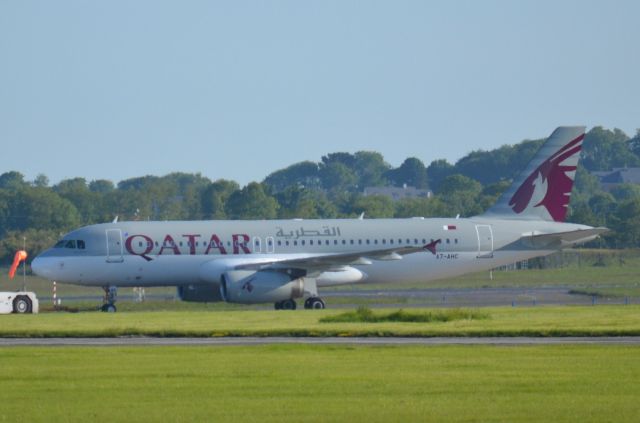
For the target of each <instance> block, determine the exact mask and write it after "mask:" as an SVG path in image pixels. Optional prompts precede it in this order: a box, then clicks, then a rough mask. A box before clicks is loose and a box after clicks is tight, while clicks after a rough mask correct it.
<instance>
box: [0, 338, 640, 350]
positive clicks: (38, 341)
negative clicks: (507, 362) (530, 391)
mask: <svg viewBox="0 0 640 423" xmlns="http://www.w3.org/2000/svg"><path fill="white" fill-rule="evenodd" d="M272 344H306V345H568V344H572V345H575V344H580V345H640V336H615V337H549V338H535V337H475V338H464V337H450V338H443V337H440V338H400V337H398V338H390V337H389V338H346V337H345V338H338V337H333V338H310V337H301V338H297V337H264V338H261V337H236V338H232V337H230V338H145V337H131V338H0V347H15V346H38V347H50V346H61V347H65V346H84V347H86V346H118V347H121V346H225V345H230V346H238V345H240V346H243V345H245V346H250V345H272Z"/></svg>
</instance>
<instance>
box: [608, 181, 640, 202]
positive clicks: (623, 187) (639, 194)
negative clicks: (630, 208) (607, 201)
mask: <svg viewBox="0 0 640 423" xmlns="http://www.w3.org/2000/svg"><path fill="white" fill-rule="evenodd" d="M611 194H612V195H613V197H615V199H616V200H618V201H625V200H632V199H634V198H640V185H637V184H620V185H618V186H616V187H614V188H612V189H611Z"/></svg>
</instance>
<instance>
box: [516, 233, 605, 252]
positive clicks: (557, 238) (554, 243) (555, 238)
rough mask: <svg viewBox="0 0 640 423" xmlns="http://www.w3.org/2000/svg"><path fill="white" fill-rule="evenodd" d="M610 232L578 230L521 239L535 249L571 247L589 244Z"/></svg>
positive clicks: (532, 235)
mask: <svg viewBox="0 0 640 423" xmlns="http://www.w3.org/2000/svg"><path fill="white" fill-rule="evenodd" d="M605 232H609V229H608V228H591V229H577V230H574V231H567V232H555V233H550V234H531V235H528V234H527V235H523V236H522V238H520V239H521V240H522V241H523V242H524V243H525V244H526V245H528V246H531V247H535V248H546V247H553V248H558V247H569V246H572V245H574V244H578V243H583V242H589V241H591V240H594V239H595V238H596V237H598V236H599V235H602V234H603V233H605Z"/></svg>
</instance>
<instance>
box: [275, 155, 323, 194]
mask: <svg viewBox="0 0 640 423" xmlns="http://www.w3.org/2000/svg"><path fill="white" fill-rule="evenodd" d="M264 184H265V185H267V186H269V188H270V189H271V191H272V192H276V193H277V192H280V191H284V190H285V189H287V188H288V187H290V186H297V187H303V188H319V187H320V174H319V168H318V164H317V163H313V162H309V161H306V162H300V163H296V164H293V165H291V166H289V167H287V168H284V169H281V170H278V171H276V172H273V173H271V174H270V175H269V176H267V177H266V178H265V180H264Z"/></svg>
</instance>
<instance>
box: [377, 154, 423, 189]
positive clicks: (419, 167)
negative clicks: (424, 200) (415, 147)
mask: <svg viewBox="0 0 640 423" xmlns="http://www.w3.org/2000/svg"><path fill="white" fill-rule="evenodd" d="M386 176H387V179H389V181H391V183H392V184H393V185H394V186H397V187H401V186H403V185H405V184H406V185H408V186H412V187H416V188H420V189H426V188H428V184H427V168H426V167H425V166H424V163H422V161H421V160H420V159H417V158H415V157H409V158H408V159H406V160H405V161H404V162H402V164H401V165H400V167H398V168H396V169H391V170H389V171H387V174H386Z"/></svg>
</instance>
